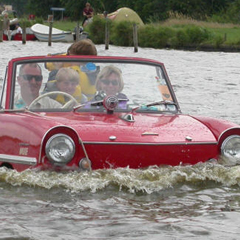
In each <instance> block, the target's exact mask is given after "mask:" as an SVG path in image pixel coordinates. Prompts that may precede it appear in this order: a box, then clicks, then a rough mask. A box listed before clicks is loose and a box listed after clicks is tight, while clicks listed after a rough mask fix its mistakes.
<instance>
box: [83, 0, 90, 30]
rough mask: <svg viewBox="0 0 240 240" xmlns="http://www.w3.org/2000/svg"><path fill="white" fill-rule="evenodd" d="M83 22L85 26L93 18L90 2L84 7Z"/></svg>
mask: <svg viewBox="0 0 240 240" xmlns="http://www.w3.org/2000/svg"><path fill="white" fill-rule="evenodd" d="M83 17H84V18H83V23H82V26H83V27H85V26H86V25H87V24H88V23H89V22H91V21H92V18H93V9H92V8H91V4H90V3H89V2H87V3H86V5H85V8H84V9H83Z"/></svg>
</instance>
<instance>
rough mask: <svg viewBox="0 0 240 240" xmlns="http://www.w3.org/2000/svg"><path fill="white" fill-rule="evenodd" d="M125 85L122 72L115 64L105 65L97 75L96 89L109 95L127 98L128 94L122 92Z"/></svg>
mask: <svg viewBox="0 0 240 240" xmlns="http://www.w3.org/2000/svg"><path fill="white" fill-rule="evenodd" d="M123 87H124V83H123V79H122V72H121V70H120V69H119V68H117V67H115V66H112V65H110V66H106V67H104V68H103V69H102V70H101V72H100V73H99V74H98V76H97V80H96V89H97V91H98V92H104V93H105V94H106V95H107V96H109V95H116V96H117V97H118V98H119V99H127V96H126V95H125V94H123V93H122V92H121V91H122V90H123Z"/></svg>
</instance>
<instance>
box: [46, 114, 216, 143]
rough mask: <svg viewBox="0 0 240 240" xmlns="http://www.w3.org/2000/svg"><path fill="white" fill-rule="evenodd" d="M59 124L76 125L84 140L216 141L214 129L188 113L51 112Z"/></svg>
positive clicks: (49, 115) (135, 141)
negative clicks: (129, 117)
mask: <svg viewBox="0 0 240 240" xmlns="http://www.w3.org/2000/svg"><path fill="white" fill-rule="evenodd" d="M45 117H47V118H51V119H52V120H53V121H55V123H56V124H60V125H62V126H63V125H66V126H68V127H71V128H73V129H74V130H75V131H76V132H77V133H78V135H79V137H80V138H81V139H82V140H83V142H109V141H116V142H123V143H125V142H127V143H146V142H147V143H163V144H164V143H166V144H167V143H189V142H192V143H216V142H217V141H216V138H215V136H214V135H213V133H212V132H211V130H210V129H209V128H208V127H207V126H205V125H204V124H203V123H201V122H200V121H198V120H197V119H194V118H193V117H191V116H188V115H175V114H174V115H173V114H169V115H167V114H146V113H144V114H143V113H134V114H132V115H131V120H132V121H127V120H125V119H126V118H127V119H128V115H127V114H126V113H113V114H103V113H94V114H93V113H85V112H84V113H83V112H76V113H73V112H71V113H69V112H68V113H61V114H59V113H58V114H47V115H46V116H45Z"/></svg>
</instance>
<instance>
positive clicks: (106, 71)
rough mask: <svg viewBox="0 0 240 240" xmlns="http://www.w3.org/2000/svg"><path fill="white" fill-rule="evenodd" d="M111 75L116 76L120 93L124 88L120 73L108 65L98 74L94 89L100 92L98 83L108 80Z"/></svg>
mask: <svg viewBox="0 0 240 240" xmlns="http://www.w3.org/2000/svg"><path fill="white" fill-rule="evenodd" d="M112 73H114V74H116V75H117V76H118V79H119V81H118V83H119V92H121V91H122V90H123V87H124V83H123V79H122V71H121V70H120V69H119V68H117V67H115V66H113V65H109V66H106V67H104V68H103V69H102V71H101V72H100V73H99V74H98V76H97V79H96V89H97V90H98V91H101V90H102V89H101V85H100V82H101V80H102V79H105V78H108V77H109V76H110V75H111V74H112Z"/></svg>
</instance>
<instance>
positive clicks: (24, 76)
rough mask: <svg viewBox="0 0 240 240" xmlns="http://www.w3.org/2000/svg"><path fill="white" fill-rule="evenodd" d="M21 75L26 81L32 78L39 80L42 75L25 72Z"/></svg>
mask: <svg viewBox="0 0 240 240" xmlns="http://www.w3.org/2000/svg"><path fill="white" fill-rule="evenodd" d="M22 77H23V79H24V80H27V81H31V80H32V79H33V78H34V79H35V81H36V82H41V81H42V79H43V77H42V75H30V74H26V75H22Z"/></svg>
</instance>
